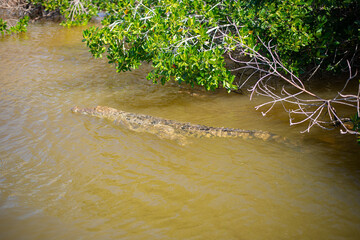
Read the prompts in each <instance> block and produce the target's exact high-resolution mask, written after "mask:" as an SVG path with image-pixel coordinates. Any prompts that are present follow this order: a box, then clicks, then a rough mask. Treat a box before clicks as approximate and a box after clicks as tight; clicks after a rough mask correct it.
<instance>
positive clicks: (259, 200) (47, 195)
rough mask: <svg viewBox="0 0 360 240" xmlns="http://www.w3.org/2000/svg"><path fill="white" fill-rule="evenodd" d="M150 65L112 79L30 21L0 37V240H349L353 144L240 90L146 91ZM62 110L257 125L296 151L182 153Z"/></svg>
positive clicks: (237, 147) (61, 32) (359, 204)
mask: <svg viewBox="0 0 360 240" xmlns="http://www.w3.org/2000/svg"><path fill="white" fill-rule="evenodd" d="M149 70H150V68H149V67H148V66H144V67H143V68H142V69H140V70H138V71H134V72H131V73H121V74H118V73H115V71H114V69H113V67H112V66H110V65H109V64H107V62H106V60H94V59H93V58H92V57H91V55H90V54H89V53H88V52H87V49H86V47H85V46H84V45H83V43H81V28H72V29H67V28H62V27H60V26H57V25H56V24H52V23H46V24H36V25H32V26H30V28H29V31H28V33H26V34H22V35H13V36H8V37H3V38H1V39H0V239H359V237H360V182H359V179H360V159H359V152H360V151H359V147H358V146H357V145H356V143H355V141H354V139H353V137H351V136H341V135H338V134H336V133H335V132H324V131H323V130H315V129H314V131H313V132H312V133H311V134H307V135H304V134H300V133H299V131H300V130H303V127H304V126H302V127H299V128H293V127H289V126H288V120H287V115H286V114H284V113H283V112H282V111H278V112H277V111H274V112H273V113H272V115H271V116H268V117H266V118H263V117H262V116H261V114H260V112H256V111H255V110H254V106H255V105H256V104H257V103H259V102H257V100H255V101H254V102H249V101H248V96H241V95H238V94H226V93H224V92H221V91H220V92H215V93H211V94H209V93H202V92H197V91H195V94H189V90H187V89H180V88H179V87H178V86H176V85H172V84H168V85H166V86H157V85H152V84H151V83H150V82H148V81H147V80H146V79H145V76H146V72H147V71H149ZM190 92H194V91H193V90H190ZM74 105H79V106H84V107H85V106H96V105H105V106H111V107H114V108H118V109H122V110H125V111H130V112H138V113H143V114H149V115H153V116H158V117H164V118H168V119H174V120H178V121H185V122H192V123H198V124H205V125H209V126H224V127H236V128H243V129H260V130H268V131H271V132H274V133H277V134H280V135H282V136H286V137H288V138H289V139H291V140H293V141H298V142H299V145H298V146H294V147H289V146H285V145H281V144H277V143H272V142H269V143H267V142H263V141H256V140H253V141H245V140H241V139H220V138H214V139H189V143H188V144H186V145H184V146H182V145H180V144H178V143H177V142H176V141H171V140H168V139H161V138H159V137H157V136H156V135H152V134H149V133H137V132H132V131H130V130H128V129H125V128H122V127H120V126H115V125H113V124H112V123H111V122H108V121H106V120H101V119H96V118H90V117H86V116H80V115H75V114H72V113H71V112H70V108H71V107H73V106H74Z"/></svg>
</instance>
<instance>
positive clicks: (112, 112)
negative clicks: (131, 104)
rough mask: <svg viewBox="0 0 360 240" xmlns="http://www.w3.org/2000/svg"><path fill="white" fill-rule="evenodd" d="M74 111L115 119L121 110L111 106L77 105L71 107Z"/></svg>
mask: <svg viewBox="0 0 360 240" xmlns="http://www.w3.org/2000/svg"><path fill="white" fill-rule="evenodd" d="M71 111H72V112H73V113H80V114H84V115H90V116H95V117H99V118H107V119H115V118H116V117H117V116H118V114H119V113H120V112H121V111H119V110H117V109H114V108H110V107H103V106H97V107H94V108H80V107H78V106H75V107H73V108H72V109H71Z"/></svg>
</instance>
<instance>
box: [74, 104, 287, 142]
mask: <svg viewBox="0 0 360 240" xmlns="http://www.w3.org/2000/svg"><path fill="white" fill-rule="evenodd" d="M71 111H72V112H74V113H80V114H85V115H90V116H95V117H99V118H104V119H108V120H111V121H113V122H114V123H115V124H118V125H123V126H125V127H127V128H128V129H130V130H133V131H138V132H149V133H153V134H156V135H158V136H159V137H164V138H169V139H177V140H179V139H183V138H184V137H226V138H242V139H261V140H264V141H269V140H273V141H276V142H282V143H284V142H287V141H286V139H285V138H283V137H280V136H279V135H276V134H272V133H269V132H265V131H257V130H243V129H236V128H222V127H208V126H204V125H198V124H191V123H182V122H177V121H174V120H168V119H164V118H159V117H153V116H149V115H144V114H137V113H129V112H124V111H120V110H117V109H114V108H110V107H103V106H97V107H94V108H79V107H73V108H72V109H71Z"/></svg>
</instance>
